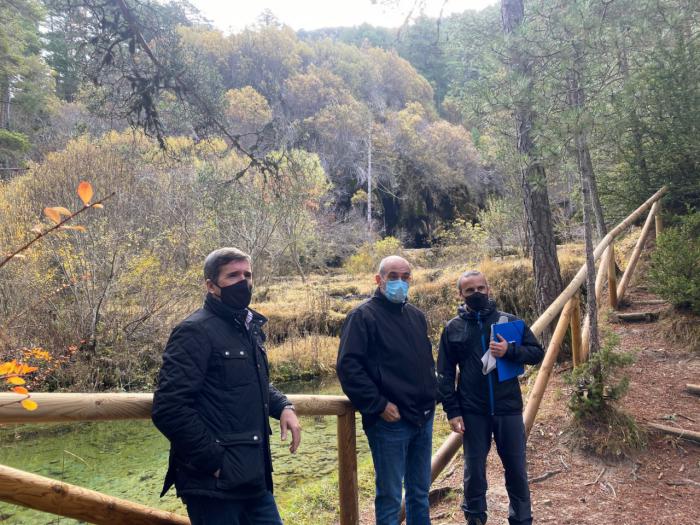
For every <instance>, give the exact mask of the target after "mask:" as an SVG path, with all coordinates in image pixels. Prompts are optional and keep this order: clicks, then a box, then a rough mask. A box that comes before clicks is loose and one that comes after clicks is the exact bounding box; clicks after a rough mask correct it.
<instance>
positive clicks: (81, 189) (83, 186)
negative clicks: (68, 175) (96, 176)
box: [78, 181, 92, 206]
mask: <svg viewBox="0 0 700 525" xmlns="http://www.w3.org/2000/svg"><path fill="white" fill-rule="evenodd" d="M78 197H80V200H81V201H83V204H84V205H85V206H87V205H88V204H89V203H90V199H92V185H91V184H90V183H89V182H86V181H83V182H81V183H80V184H79V185H78Z"/></svg>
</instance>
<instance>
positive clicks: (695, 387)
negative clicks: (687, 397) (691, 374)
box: [685, 383, 700, 396]
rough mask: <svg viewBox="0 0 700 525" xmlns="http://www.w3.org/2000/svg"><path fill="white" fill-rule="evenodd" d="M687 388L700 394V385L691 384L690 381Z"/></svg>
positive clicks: (693, 392)
mask: <svg viewBox="0 0 700 525" xmlns="http://www.w3.org/2000/svg"><path fill="white" fill-rule="evenodd" d="M685 389H686V390H687V391H688V392H690V393H691V394H697V395H699V396H700V385H691V384H690V383H688V384H687V385H685Z"/></svg>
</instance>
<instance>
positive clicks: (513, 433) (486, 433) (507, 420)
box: [462, 414, 532, 525]
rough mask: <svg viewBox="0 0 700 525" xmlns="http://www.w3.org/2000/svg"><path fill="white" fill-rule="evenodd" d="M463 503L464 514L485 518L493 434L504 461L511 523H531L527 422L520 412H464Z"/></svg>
mask: <svg viewBox="0 0 700 525" xmlns="http://www.w3.org/2000/svg"><path fill="white" fill-rule="evenodd" d="M463 418H464V428H465V431H464V503H463V505H462V510H464V513H465V515H466V516H467V517H468V516H474V517H480V518H482V519H484V520H485V518H486V489H487V488H488V484H487V482H486V457H487V456H488V454H489V450H491V436H493V439H494V441H495V442H496V450H497V451H498V455H499V456H500V458H501V463H503V470H504V471H505V478H506V491H507V492H508V498H509V500H510V505H509V507H508V523H509V524H510V525H530V524H531V523H532V506H531V504H530V488H529V486H528V483H527V462H526V457H525V443H526V439H525V426H524V425H523V417H522V416H521V415H520V414H517V415H512V416H486V415H476V414H464V415H463Z"/></svg>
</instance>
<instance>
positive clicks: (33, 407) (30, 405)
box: [21, 399, 39, 412]
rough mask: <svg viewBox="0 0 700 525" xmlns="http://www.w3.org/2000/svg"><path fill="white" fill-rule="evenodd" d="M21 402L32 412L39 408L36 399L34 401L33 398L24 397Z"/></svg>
mask: <svg viewBox="0 0 700 525" xmlns="http://www.w3.org/2000/svg"><path fill="white" fill-rule="evenodd" d="M21 404H22V407H24V409H25V410H29V411H30V412H31V411H32V410H36V409H37V408H39V405H37V404H36V401H32V400H31V399H23V400H22V401H21Z"/></svg>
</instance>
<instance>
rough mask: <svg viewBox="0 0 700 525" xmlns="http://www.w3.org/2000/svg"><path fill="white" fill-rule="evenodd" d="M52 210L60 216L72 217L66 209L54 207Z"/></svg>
mask: <svg viewBox="0 0 700 525" xmlns="http://www.w3.org/2000/svg"><path fill="white" fill-rule="evenodd" d="M53 209H54V210H56V211H57V212H58V213H60V214H61V215H65V216H66V217H70V216H71V215H72V214H71V212H70V210H69V209H68V208H64V207H63V206H54V208H53Z"/></svg>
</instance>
